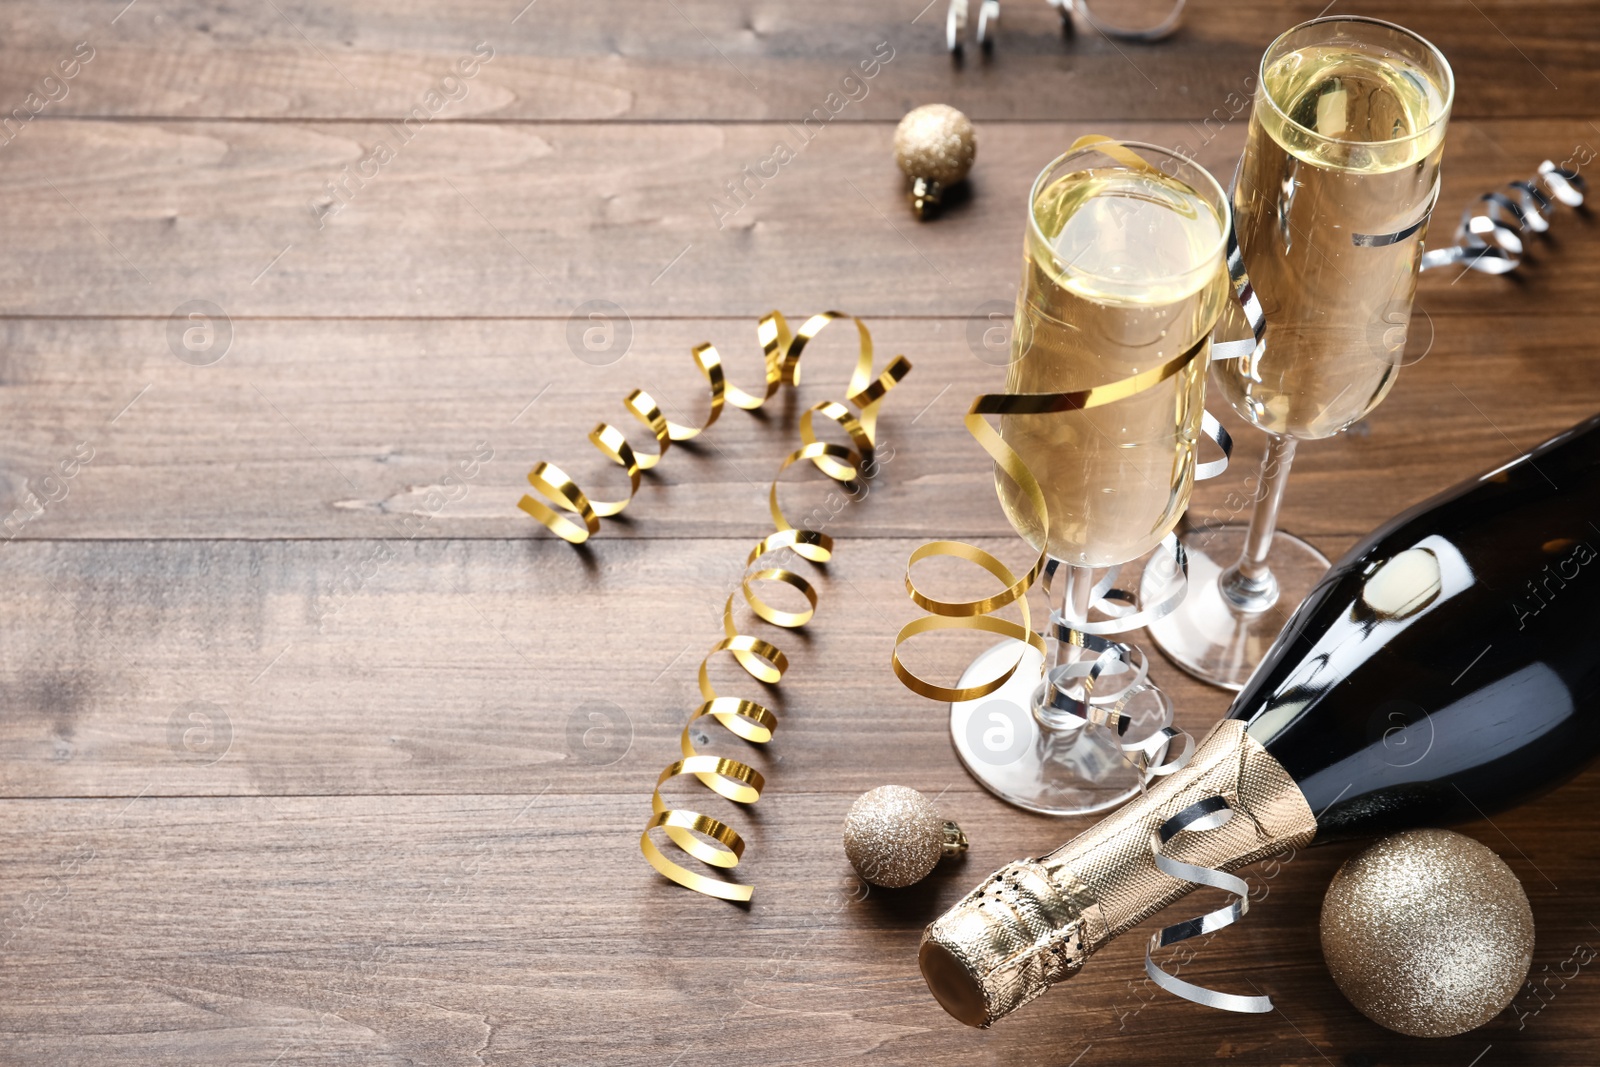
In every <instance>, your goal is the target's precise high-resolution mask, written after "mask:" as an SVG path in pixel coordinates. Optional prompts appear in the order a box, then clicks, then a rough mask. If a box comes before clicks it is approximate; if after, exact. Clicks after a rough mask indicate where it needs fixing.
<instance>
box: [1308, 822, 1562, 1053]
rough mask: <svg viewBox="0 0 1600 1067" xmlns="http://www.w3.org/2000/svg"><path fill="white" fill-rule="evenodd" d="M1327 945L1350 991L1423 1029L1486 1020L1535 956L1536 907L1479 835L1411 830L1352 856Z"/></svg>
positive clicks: (1372, 1015)
mask: <svg viewBox="0 0 1600 1067" xmlns="http://www.w3.org/2000/svg"><path fill="white" fill-rule="evenodd" d="M1322 955H1323V957H1324V958H1325V959H1326V960H1327V962H1328V970H1329V971H1331V972H1333V980H1334V981H1335V982H1337V983H1338V985H1339V989H1340V990H1341V991H1342V992H1343V993H1344V995H1345V996H1346V997H1349V998H1350V1003H1352V1004H1354V1005H1355V1006H1356V1007H1357V1008H1359V1009H1360V1010H1361V1013H1362V1014H1363V1015H1365V1016H1366V1017H1367V1018H1369V1019H1371V1020H1372V1021H1373V1022H1375V1023H1377V1024H1379V1025H1380V1026H1386V1027H1388V1028H1389V1029H1391V1030H1395V1031H1398V1032H1399V1033H1402V1034H1409V1035H1411V1036H1413V1037H1450V1036H1453V1035H1455V1034H1461V1033H1465V1032H1466V1031H1468V1030H1473V1029H1476V1028H1477V1027H1479V1026H1482V1025H1483V1024H1484V1023H1486V1022H1488V1021H1489V1020H1490V1019H1492V1018H1494V1017H1495V1016H1496V1015H1499V1014H1500V1012H1502V1011H1504V1010H1505V1007H1506V1005H1508V1004H1510V1003H1511V1001H1512V999H1513V998H1514V997H1516V995H1517V991H1518V990H1519V989H1521V988H1522V983H1523V981H1524V980H1525V979H1526V978H1527V976H1528V967H1529V965H1530V964H1531V963H1532V962H1533V911H1532V910H1531V909H1530V908H1529V907H1528V897H1527V894H1526V893H1524V892H1523V891H1522V883H1521V882H1519V881H1518V880H1517V876H1516V875H1515V874H1513V873H1512V872H1511V868H1510V867H1507V866H1506V865H1505V862H1504V861H1503V860H1501V859H1500V857H1499V856H1496V855H1495V854H1494V853H1493V852H1491V851H1489V849H1487V848H1485V847H1484V846H1483V845H1480V844H1479V843H1478V842H1476V841H1474V840H1473V839H1472V838H1470V837H1463V836H1462V835H1461V834H1456V833H1451V832H1450V831H1448V830H1408V831H1406V832H1405V833H1399V834H1394V835H1393V836H1390V837H1386V838H1384V839H1383V840H1381V841H1378V842H1377V843H1375V844H1373V845H1371V846H1369V847H1367V848H1365V849H1363V850H1362V851H1361V852H1358V853H1356V854H1355V855H1354V856H1351V857H1350V858H1349V859H1348V860H1346V861H1345V863H1344V866H1342V867H1340V868H1339V871H1338V873H1337V874H1335V875H1334V876H1333V884H1331V885H1330V886H1328V895H1327V896H1326V897H1324V898H1323V901H1322Z"/></svg>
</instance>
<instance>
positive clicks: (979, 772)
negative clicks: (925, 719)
mask: <svg viewBox="0 0 1600 1067" xmlns="http://www.w3.org/2000/svg"><path fill="white" fill-rule="evenodd" d="M1228 217H1229V216H1228V202H1227V196H1226V194H1225V193H1224V192H1223V191H1222V189H1221V187H1220V186H1219V185H1218V184H1217V182H1216V180H1215V179H1213V178H1212V177H1211V175H1210V174H1208V173H1207V172H1206V171H1205V170H1204V169H1203V168H1201V167H1199V166H1198V165H1197V164H1195V163H1194V162H1192V161H1190V160H1187V159H1185V158H1183V157H1181V156H1178V155H1175V154H1173V153H1170V152H1167V151H1165V150H1163V149H1160V148H1157V147H1154V146H1151V145H1143V144H1133V143H1121V142H1101V143H1099V144H1093V145H1086V146H1082V147H1078V148H1075V149H1074V150H1073V151H1070V152H1068V153H1067V154H1065V155H1063V156H1061V157H1060V158H1059V159H1057V160H1056V161H1055V162H1054V163H1052V164H1051V165H1050V166H1049V167H1047V168H1045V170H1044V172H1043V173H1042V174H1040V176H1039V178H1038V180H1037V181H1036V182H1035V183H1034V187H1033V193H1032V197H1031V207H1030V218H1029V226H1028V232H1027V236H1026V238H1025V240H1024V248H1023V278H1022V286H1021V291H1020V293H1019V296H1018V300H1017V312H1016V325H1015V331H1014V337H1013V341H1012V353H1011V356H1012V358H1011V362H1010V364H1009V366H1008V368H1007V373H1006V382H1005V391H1006V392H1007V393H1009V394H1024V395H1026V394H1060V393H1079V392H1086V391H1089V390H1097V391H1099V390H1103V392H1100V393H1099V394H1098V395H1099V396H1101V397H1102V398H1104V397H1105V396H1107V395H1111V396H1115V397H1116V398H1115V399H1113V400H1111V401H1110V402H1098V403H1095V404H1092V405H1089V406H1085V407H1082V408H1079V409H1073V410H1064V411H1053V412H1049V413H1044V414H1002V415H1001V416H1000V435H1001V438H1002V439H1003V440H1004V441H1005V443H1006V444H1007V445H1009V446H1010V447H1011V448H1012V449H1013V450H1015V451H1016V453H1017V454H1018V455H1019V456H1020V457H1021V459H1022V460H1023V462H1024V463H1025V464H1026V465H1027V467H1028V469H1029V471H1030V472H1031V473H1032V474H1033V475H1034V477H1035V478H1036V480H1037V481H1038V483H1039V486H1040V488H1041V490H1042V491H1043V496H1044V501H1045V504H1046V507H1047V514H1046V516H1040V515H1039V514H1038V513H1037V512H1036V510H1035V509H1034V507H1033V505H1032V504H1031V503H1030V501H1029V499H1028V497H1027V495H1026V494H1025V493H1024V492H1023V491H1022V490H1021V488H1020V487H1019V486H1018V485H1017V484H1016V483H1015V482H1013V481H1012V480H1011V479H1010V477H1009V476H1007V475H1006V474H1005V473H1003V472H1002V471H1001V470H1000V469H999V468H998V467H997V468H996V472H995V486H996V490H997V492H998V494H999V497H1000V502H1001V505H1002V507H1003V509H1004V510H1005V513H1006V516H1007V518H1008V519H1010V521H1011V523H1012V525H1013V526H1014V527H1015V528H1016V529H1017V532H1018V533H1020V534H1021V535H1022V537H1023V538H1024V539H1025V540H1026V541H1027V542H1028V543H1029V544H1030V545H1031V546H1033V548H1034V549H1035V550H1036V551H1044V552H1046V553H1047V554H1048V555H1050V556H1051V557H1053V558H1054V559H1055V560H1056V561H1057V567H1058V572H1059V571H1064V572H1065V581H1060V580H1059V578H1058V582H1057V584H1058V585H1059V587H1060V593H1061V602H1060V603H1059V604H1056V605H1052V609H1053V610H1052V632H1053V633H1054V634H1055V635H1056V636H1057V638H1058V640H1057V642H1056V645H1055V649H1054V652H1053V653H1052V658H1053V664H1052V668H1053V669H1054V668H1061V667H1067V666H1070V665H1074V664H1077V663H1079V662H1080V660H1081V659H1083V658H1085V657H1088V658H1093V656H1094V654H1095V653H1096V652H1097V650H1096V649H1094V648H1091V647H1085V646H1084V645H1081V644H1073V643H1072V641H1071V640H1070V639H1066V638H1062V637H1061V635H1062V633H1063V629H1064V628H1066V629H1070V628H1072V627H1073V626H1074V624H1082V623H1084V622H1086V621H1087V620H1088V616H1089V613H1090V611H1091V599H1092V590H1093V586H1094V582H1095V579H1096V576H1097V573H1098V571H1099V570H1100V569H1102V568H1107V567H1110V566H1114V565H1120V564H1125V563H1129V562H1131V561H1134V560H1137V559H1139V558H1140V557H1141V556H1144V555H1145V554H1146V553H1148V552H1150V551H1151V550H1152V549H1154V548H1155V547H1156V546H1157V545H1158V544H1159V543H1160V542H1161V541H1162V539H1163V538H1165V537H1166V536H1167V534H1168V533H1169V532H1170V531H1171V530H1172V528H1173V527H1174V526H1175V525H1176V523H1177V521H1178V518H1179V516H1180V515H1181V514H1182V513H1183V510H1184V508H1185V507H1187V506H1188V502H1189V495H1190V492H1191V490H1192V488H1193V485H1194V475H1195V454H1196V449H1197V443H1198V441H1199V440H1200V426H1201V416H1202V414H1203V411H1202V409H1203V404H1204V390H1205V374H1206V363H1207V352H1208V351H1209V347H1210V340H1209V339H1210V335H1211V331H1212V329H1213V327H1214V325H1215V323H1216V321H1217V317H1218V315H1219V314H1220V313H1221V311H1222V308H1223V307H1224V305H1225V303H1226V302H1227V301H1228V300H1229V299H1231V297H1230V296H1229V289H1228V280H1227V272H1226V267H1225V264H1224V255H1223V252H1224V248H1225V243H1226V235H1227V232H1228ZM1185 357H1187V358H1185ZM1169 367H1170V368H1174V369H1173V371H1172V373H1170V374H1167V375H1165V376H1164V377H1162V376H1152V377H1159V380H1156V381H1154V382H1153V383H1149V384H1145V383H1143V382H1141V383H1140V384H1139V385H1137V386H1136V385H1130V384H1128V381H1129V379H1133V378H1135V377H1136V376H1138V375H1142V374H1147V373H1148V372H1152V371H1158V370H1160V369H1161V368H1169ZM1152 569H1154V568H1152ZM1024 654H1025V655H1027V656H1029V657H1030V661H1029V662H1027V663H1024V664H1023V665H1021V666H1020V667H1019V669H1018V670H1017V672H1016V673H1015V674H1014V675H1013V676H1012V678H1011V680H1010V681H1008V682H1007V684H1006V686H1005V687H1003V688H1002V689H1000V690H999V691H997V692H995V693H993V694H991V695H989V696H987V697H984V698H980V699H977V700H969V701H960V702H956V703H954V704H952V706H951V728H952V732H953V735H954V739H955V744H956V750H957V752H958V753H959V754H960V756H961V758H962V760H963V762H964V763H965V764H966V765H967V767H968V769H969V770H970V771H971V772H972V773H973V775H974V777H976V778H977V779H978V780H979V781H980V782H981V783H982V784H983V785H985V786H986V787H987V788H989V789H990V790H991V791H993V792H994V793H996V794H997V795H999V796H1001V797H1003V798H1005V799H1006V800H1009V801H1011V802H1012V803H1014V804H1017V805H1019V806H1021V807H1024V808H1028V809H1030V810H1034V811H1042V812H1048V813H1052V814H1080V813H1083V812H1089V811H1098V810H1102V809H1104V808H1108V807H1111V806H1114V805H1115V804H1117V803H1120V802H1121V801H1123V800H1125V799H1127V797H1129V796H1131V795H1132V794H1133V793H1134V792H1137V791H1138V789H1139V787H1140V784H1141V773H1142V772H1141V770H1140V768H1139V767H1137V766H1135V765H1134V764H1133V763H1132V762H1130V761H1129V760H1127V759H1125V758H1124V756H1123V752H1122V750H1121V748H1120V746H1119V743H1118V738H1117V736H1116V735H1115V734H1114V733H1113V732H1112V731H1111V730H1110V729H1109V728H1107V727H1105V726H1102V725H1100V724H1098V723H1092V722H1091V723H1088V724H1084V723H1083V722H1082V721H1081V719H1074V717H1072V716H1070V715H1069V716H1063V715H1061V714H1059V713H1058V712H1057V709H1056V708H1055V707H1053V706H1051V705H1050V704H1049V703H1048V702H1047V701H1043V700H1041V699H1040V693H1041V692H1043V690H1044V689H1045V687H1044V686H1041V684H1040V680H1041V677H1042V675H1043V665H1042V664H1041V663H1040V662H1038V660H1039V657H1038V655H1037V653H1034V652H1032V650H1031V649H1030V650H1026V651H1025V653H1024ZM1016 655H1017V652H1016V645H1015V643H1008V644H1006V645H1002V646H999V647H997V648H995V649H992V650H990V651H989V652H987V653H985V654H984V655H983V656H980V657H979V659H978V660H977V661H976V662H975V663H974V664H973V665H972V666H971V667H969V669H968V671H967V673H966V675H965V676H964V677H963V679H962V683H961V684H962V685H963V686H967V685H975V684H978V683H979V682H981V681H983V680H985V679H988V678H993V677H995V676H996V675H998V674H999V673H1000V672H1001V671H1002V670H1004V668H1005V667H1006V666H1008V665H1009V664H1010V663H1011V662H1013V661H1014V660H1015V658H1016ZM1141 661H1142V656H1135V657H1134V658H1133V659H1131V660H1129V661H1127V662H1124V663H1123V665H1122V667H1123V668H1124V669H1123V671H1122V673H1123V675H1124V677H1123V678H1122V681H1121V685H1120V686H1117V685H1116V682H1115V680H1114V679H1105V678H1103V679H1102V680H1101V681H1097V682H1096V685H1095V690H1096V694H1093V695H1095V696H1097V698H1098V699H1100V700H1104V699H1106V697H1107V695H1108V694H1109V693H1115V692H1116V691H1117V688H1121V689H1126V688H1127V687H1128V685H1129V684H1131V681H1132V680H1134V679H1133V678H1132V677H1131V676H1132V675H1134V674H1136V673H1137V675H1138V677H1142V663H1141ZM1079 695H1080V697H1082V698H1083V699H1088V698H1089V697H1090V696H1091V694H1089V693H1087V692H1080V694H1079ZM1156 696H1157V697H1159V694H1156ZM1163 699H1164V698H1163ZM1161 710H1162V709H1161V707H1160V706H1159V705H1158V703H1155V702H1151V703H1149V704H1146V705H1143V706H1135V705H1131V704H1130V705H1128V706H1126V707H1125V708H1124V713H1125V714H1128V715H1129V716H1130V717H1131V718H1133V719H1135V722H1134V723H1133V724H1132V725H1131V726H1130V727H1129V730H1130V731H1131V732H1132V735H1133V736H1138V735H1139V732H1140V731H1141V730H1144V729H1148V727H1149V723H1148V721H1143V720H1148V719H1152V718H1154V717H1155V716H1157V715H1159V714H1160V713H1161ZM1141 716H1143V720H1141Z"/></svg>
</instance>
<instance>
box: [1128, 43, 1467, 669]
mask: <svg viewBox="0 0 1600 1067" xmlns="http://www.w3.org/2000/svg"><path fill="white" fill-rule="evenodd" d="M1454 93H1455V79H1454V77H1453V75H1452V74H1451V71H1450V64H1449V63H1448V62H1447V61H1446V60H1445V58H1444V56H1443V55H1442V54H1440V52H1439V50H1438V49H1437V48H1435V47H1434V46H1433V45H1431V44H1429V43H1428V42H1427V41H1425V40H1423V39H1422V38H1421V37H1418V36H1417V35H1416V34H1414V33H1412V32H1410V31H1409V30H1405V29H1402V28H1401V27H1399V26H1394V25H1391V24H1389V23H1387V22H1379V21H1377V20H1376V19H1368V18H1359V17H1353V16H1343V15H1340V16H1333V17H1329V18H1320V19H1316V20H1314V21H1311V22H1307V23H1304V24H1303V25H1300V26H1297V27H1295V28H1294V29H1292V30H1289V31H1288V32H1287V33H1285V34H1284V35H1283V36H1281V37H1279V38H1278V39H1277V40H1276V41H1275V42H1273V44H1272V46H1271V47H1270V48H1268V49H1267V51H1266V54H1265V55H1264V56H1263V57H1262V59H1261V75H1260V81H1259V84H1258V86H1257V89H1256V96H1255V102H1254V107H1253V109H1252V111H1251V114H1250V131H1249V136H1248V139H1247V141H1246V144H1245V151H1244V158H1243V160H1242V161H1241V163H1240V165H1239V173H1238V177H1237V179H1236V182H1235V188H1234V191H1233V212H1234V220H1235V224H1236V226H1237V227H1238V243H1239V250H1240V252H1241V253H1242V259H1243V264H1244V267H1245V268H1246V269H1247V270H1248V272H1249V278H1250V283H1251V285H1252V286H1253V288H1254V291H1255V294H1256V296H1257V297H1258V298H1259V300H1260V310H1261V311H1262V312H1264V314H1265V318H1266V330H1265V333H1264V334H1259V333H1258V336H1257V338H1256V340H1255V342H1254V344H1253V346H1252V344H1251V343H1250V342H1244V343H1243V345H1242V347H1243V348H1244V349H1245V350H1246V351H1247V354H1246V355H1244V356H1243V357H1242V358H1237V359H1228V358H1223V356H1222V353H1221V352H1220V351H1219V353H1218V356H1217V358H1215V359H1213V361H1212V366H1213V368H1214V371H1215V379H1214V381H1215V386H1216V388H1217V389H1218V390H1219V391H1220V392H1221V394H1222V395H1223V396H1224V397H1225V398H1227V401H1228V403H1229V404H1231V405H1232V406H1233V409H1234V410H1235V411H1237V412H1238V413H1239V414H1240V415H1241V416H1242V417H1244V418H1245V419H1246V420H1248V421H1249V422H1250V423H1252V424H1253V425H1255V426H1257V427H1259V428H1261V429H1262V430H1264V431H1266V433H1267V435H1268V436H1267V449H1266V456H1265V458H1264V459H1263V460H1262V464H1261V468H1260V470H1259V471H1258V473H1257V475H1256V478H1255V481H1254V483H1253V484H1252V485H1251V486H1250V488H1251V490H1252V492H1251V493H1250V495H1249V498H1248V504H1241V506H1240V507H1239V508H1238V509H1237V510H1243V507H1244V506H1250V507H1251V509H1252V510H1251V512H1250V517H1249V522H1248V523H1247V524H1239V523H1229V522H1226V521H1211V522H1202V523H1200V524H1198V525H1197V526H1196V527H1195V528H1194V529H1192V530H1190V531H1189V532H1188V533H1187V534H1186V535H1185V536H1184V539H1183V540H1184V547H1185V549H1186V550H1187V554H1188V558H1189V566H1190V591H1189V595H1188V597H1187V599H1186V600H1185V602H1184V604H1183V605H1182V607H1180V608H1179V609H1178V610H1177V611H1176V612H1174V613H1173V614H1171V615H1169V616H1167V617H1166V618H1164V619H1162V620H1160V621H1158V622H1156V623H1155V624H1153V625H1152V626H1151V627H1150V635H1151V638H1152V639H1153V640H1154V641H1155V643H1156V645H1157V646H1158V647H1159V648H1160V649H1161V650H1162V651H1163V652H1165V653H1166V654H1167V656H1168V657H1169V658H1170V659H1172V661H1173V662H1175V663H1176V664H1178V665H1179V666H1180V667H1182V668H1183V669H1184V670H1186V671H1188V672H1189V673H1190V674H1193V675H1194V676H1195V677H1197V678H1200V679H1202V680H1204V681H1208V682H1211V683H1213V684H1215V685H1219V686H1222V687H1223V688H1226V689H1239V688H1241V687H1242V686H1243V685H1244V682H1245V680H1246V679H1248V678H1249V677H1250V674H1251V673H1252V672H1253V671H1254V670H1255V668H1256V665H1257V664H1258V663H1260V662H1261V660H1262V658H1263V656H1264V655H1265V653H1266V650H1267V648H1268V647H1269V646H1270V645H1271V644H1272V642H1273V640H1274V639H1276V638H1277V636H1278V634H1279V632H1280V631H1281V630H1282V629H1283V627H1284V624H1285V623H1286V622H1287V621H1288V618H1289V616H1290V615H1291V614H1292V613H1293V612H1294V609H1295V608H1296V607H1298V606H1299V605H1300V602H1301V601H1302V600H1304V599H1305V596H1306V594H1308V593H1309V592H1310V591H1311V589H1312V587H1313V586H1314V585H1316V583H1317V582H1318V581H1319V580H1320V579H1321V578H1322V576H1323V574H1324V573H1326V572H1327V570H1328V559H1327V557H1326V556H1324V555H1323V554H1322V553H1321V552H1318V551H1317V550H1316V549H1315V548H1313V547H1311V546H1310V545H1308V544H1307V543H1306V542H1304V541H1302V540H1300V539H1299V538H1297V537H1292V536H1290V535H1289V534H1286V533H1282V532H1280V531H1278V530H1277V520H1278V506H1279V504H1280V503H1281V502H1282V500H1283V491H1284V485H1285V482H1286V480H1287V478H1288V476H1289V465H1290V462H1291V461H1292V460H1293V459H1294V453H1295V446H1296V443H1297V442H1299V441H1302V440H1316V439H1318V438H1323V437H1331V436H1333V435H1334V434H1336V433H1338V432H1340V431H1341V430H1343V429H1345V428H1346V427H1347V426H1349V425H1350V424H1351V423H1354V422H1356V421H1357V420H1358V419H1361V418H1364V417H1365V416H1366V415H1367V414H1368V413H1369V412H1370V411H1372V409H1373V408H1375V407H1377V405H1378V403H1379V402H1380V401H1382V400H1383V398H1384V397H1385V396H1386V395H1387V394H1388V392H1389V390H1390V389H1391V388H1392V387H1393V386H1394V382H1395V377H1396V375H1397V374H1398V373H1399V370H1400V367H1401V365H1402V363H1403V362H1404V359H1403V352H1404V348H1405V334H1404V330H1405V326H1406V324H1407V322H1408V321H1409V319H1410V316H1411V305H1412V300H1413V298H1414V296H1415V293H1416V285H1417V273H1418V270H1419V267H1420V264H1421V260H1422V242H1423V237H1424V236H1425V234H1426V231H1427V223H1428V217H1429V214H1430V213H1431V211H1432V209H1433V203H1434V200H1435V198H1436V196H1437V193H1438V181H1439V157H1440V155H1441V153H1442V151H1443V147H1444V132H1445V124H1446V121H1447V119H1448V118H1449V114H1450V104H1451V100H1452V98H1453V96H1454ZM1225 347H1230V348H1231V347H1232V346H1231V345H1229V346H1225ZM1230 499H1244V498H1237V497H1236V498H1230ZM1226 517H1227V516H1226V514H1225V513H1219V514H1217V515H1214V516H1213V519H1214V520H1223V519H1225V518H1226Z"/></svg>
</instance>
